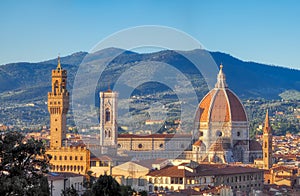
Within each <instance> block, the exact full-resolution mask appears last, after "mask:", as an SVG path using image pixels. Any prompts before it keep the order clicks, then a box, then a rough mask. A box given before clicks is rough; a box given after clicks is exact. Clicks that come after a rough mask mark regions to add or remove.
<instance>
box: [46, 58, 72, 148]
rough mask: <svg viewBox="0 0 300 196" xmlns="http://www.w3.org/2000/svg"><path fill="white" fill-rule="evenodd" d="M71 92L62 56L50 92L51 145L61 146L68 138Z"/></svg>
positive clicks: (53, 71)
mask: <svg viewBox="0 0 300 196" xmlns="http://www.w3.org/2000/svg"><path fill="white" fill-rule="evenodd" d="M68 109H69V92H68V90H67V71H66V70H63V69H62V68H61V65H60V57H58V63H57V67H56V69H55V70H52V91H51V92H48V111H49V113H50V135H51V139H50V147H51V148H52V147H56V148H60V147H62V146H63V140H64V139H65V138H66V122H67V118H66V115H67V112H68Z"/></svg>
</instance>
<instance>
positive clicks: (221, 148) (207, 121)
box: [192, 65, 262, 163]
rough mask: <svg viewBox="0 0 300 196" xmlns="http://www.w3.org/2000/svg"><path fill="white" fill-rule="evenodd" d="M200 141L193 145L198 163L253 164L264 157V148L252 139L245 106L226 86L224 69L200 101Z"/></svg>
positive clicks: (197, 116)
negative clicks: (256, 159)
mask: <svg viewBox="0 0 300 196" xmlns="http://www.w3.org/2000/svg"><path fill="white" fill-rule="evenodd" d="M196 125H197V127H198V131H199V139H198V140H197V141H196V142H195V143H194V144H193V149H192V150H193V152H196V155H197V161H198V162H220V163H229V162H242V163H249V162H253V160H254V159H255V158H259V157H262V148H261V145H260V144H259V143H258V142H257V141H254V140H250V139H249V121H248V118H247V114H246V111H245V108H244V106H243V104H242V103H241V101H240V99H239V98H238V97H237V95H236V94H234V92H232V91H231V90H230V89H229V88H228V85H227V83H226V77H225V74H224V73H223V65H220V71H219V73H218V76H217V83H216V85H215V88H214V89H212V90H211V91H210V92H209V93H207V94H206V95H205V96H204V98H203V99H202V100H201V102H200V104H199V106H198V111H197V115H196Z"/></svg>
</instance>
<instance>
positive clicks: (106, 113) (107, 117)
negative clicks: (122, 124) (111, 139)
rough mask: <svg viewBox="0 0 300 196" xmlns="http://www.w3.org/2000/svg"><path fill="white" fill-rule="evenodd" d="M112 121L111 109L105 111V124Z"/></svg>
mask: <svg viewBox="0 0 300 196" xmlns="http://www.w3.org/2000/svg"><path fill="white" fill-rule="evenodd" d="M109 121H110V111H109V109H106V110H105V122H109Z"/></svg>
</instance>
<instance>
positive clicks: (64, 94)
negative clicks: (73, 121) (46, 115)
mask: <svg viewBox="0 0 300 196" xmlns="http://www.w3.org/2000/svg"><path fill="white" fill-rule="evenodd" d="M66 96H67V97H68V96H69V92H68V91H66V92H63V93H56V94H54V93H53V92H48V98H64V97H66Z"/></svg>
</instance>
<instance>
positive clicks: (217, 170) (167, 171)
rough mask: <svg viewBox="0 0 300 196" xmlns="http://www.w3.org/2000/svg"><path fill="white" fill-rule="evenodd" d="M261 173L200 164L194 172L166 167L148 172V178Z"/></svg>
mask: <svg viewBox="0 0 300 196" xmlns="http://www.w3.org/2000/svg"><path fill="white" fill-rule="evenodd" d="M254 172H263V170H261V169H257V168H252V167H242V166H231V165H224V164H222V165H220V164H200V165H199V166H198V167H197V168H196V170H195V172H190V171H188V170H186V169H179V168H178V166H167V167H165V168H163V169H160V170H154V171H150V172H149V173H148V174H147V175H148V176H153V177H155V176H157V177H158V176H168V177H188V176H219V175H235V174H244V173H254Z"/></svg>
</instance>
